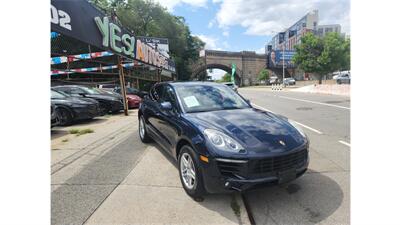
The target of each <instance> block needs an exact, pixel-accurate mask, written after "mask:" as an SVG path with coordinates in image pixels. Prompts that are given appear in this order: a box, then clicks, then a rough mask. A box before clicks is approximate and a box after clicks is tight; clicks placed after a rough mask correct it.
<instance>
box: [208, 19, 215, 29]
mask: <svg viewBox="0 0 400 225" xmlns="http://www.w3.org/2000/svg"><path fill="white" fill-rule="evenodd" d="M214 22H215V21H214V20H211V21H210V22H208V25H207V27H208V28H212V27H213V26H214Z"/></svg>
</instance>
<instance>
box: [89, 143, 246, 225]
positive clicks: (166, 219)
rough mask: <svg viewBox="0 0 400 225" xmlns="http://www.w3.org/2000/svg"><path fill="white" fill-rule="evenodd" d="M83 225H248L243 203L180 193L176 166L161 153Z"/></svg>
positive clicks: (152, 152) (149, 156)
mask: <svg viewBox="0 0 400 225" xmlns="http://www.w3.org/2000/svg"><path fill="white" fill-rule="evenodd" d="M86 224H114V225H116V224H250V222H249V219H248V217H247V213H246V210H245V207H244V204H243V202H242V199H241V198H240V197H238V196H234V195H209V196H206V198H205V200H204V201H203V202H196V201H194V200H193V199H191V198H190V197H189V196H188V195H187V194H186V193H185V191H184V190H183V188H182V186H181V183H180V180H179V174H178V170H177V168H176V167H175V163H174V161H173V159H172V158H170V157H169V156H168V155H167V154H166V153H165V152H163V150H159V149H158V148H156V147H154V146H150V147H148V148H147V149H146V152H145V153H144V156H143V158H142V159H141V160H140V161H139V163H138V164H137V166H136V167H135V168H134V169H133V170H132V171H131V173H130V174H129V175H128V176H127V177H126V178H125V180H124V181H123V182H122V183H121V184H120V185H119V186H118V187H117V188H116V189H115V190H114V191H113V193H112V194H111V195H110V196H109V197H108V198H107V199H106V201H105V202H104V203H103V204H102V205H101V206H100V207H99V208H98V209H97V210H96V212H95V213H94V214H92V216H91V217H90V218H89V219H88V221H87V223H86Z"/></svg>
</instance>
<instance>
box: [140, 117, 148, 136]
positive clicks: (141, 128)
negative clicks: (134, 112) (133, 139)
mask: <svg viewBox="0 0 400 225" xmlns="http://www.w3.org/2000/svg"><path fill="white" fill-rule="evenodd" d="M145 132H146V131H145V128H144V120H143V117H140V120H139V135H140V138H142V139H144V134H145Z"/></svg>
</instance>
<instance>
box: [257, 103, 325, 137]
mask: <svg viewBox="0 0 400 225" xmlns="http://www.w3.org/2000/svg"><path fill="white" fill-rule="evenodd" d="M251 104H252V105H254V106H255V107H256V108H260V109H262V110H265V111H268V112H272V111H271V110H269V109H266V108H264V107H261V106H259V105H256V104H254V103H251ZM272 113H274V112H272ZM291 121H293V122H295V123H297V124H298V125H300V126H302V127H304V128H306V129H309V130H311V131H314V132H315V133H317V134H322V132H321V131H319V130H317V129H314V128H312V127H309V126H307V125H304V124H302V123H299V122H297V121H294V120H291Z"/></svg>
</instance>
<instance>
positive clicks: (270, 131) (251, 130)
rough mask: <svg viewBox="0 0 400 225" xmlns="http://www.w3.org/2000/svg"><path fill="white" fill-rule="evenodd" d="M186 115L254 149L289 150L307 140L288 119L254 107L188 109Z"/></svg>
mask: <svg viewBox="0 0 400 225" xmlns="http://www.w3.org/2000/svg"><path fill="white" fill-rule="evenodd" d="M185 117H186V118H187V119H188V120H189V121H190V122H192V123H193V124H195V125H196V126H197V127H199V128H200V129H201V130H204V129H206V128H212V129H216V130H220V131H223V132H225V133H226V134H228V135H229V136H231V137H233V138H234V139H236V140H237V141H239V142H240V144H242V146H243V147H244V148H245V149H247V150H248V151H252V152H260V151H262V152H278V151H279V152H282V151H289V150H292V149H295V148H297V147H300V146H302V145H304V144H305V143H306V139H305V138H304V137H303V136H302V135H301V134H300V133H299V131H297V129H296V128H294V127H293V126H292V125H291V124H290V123H289V122H288V121H287V119H285V118H283V117H280V116H277V115H275V114H273V113H270V112H265V111H262V110H258V109H254V108H248V109H236V110H219V111H211V112H200V113H189V114H186V116H185Z"/></svg>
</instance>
